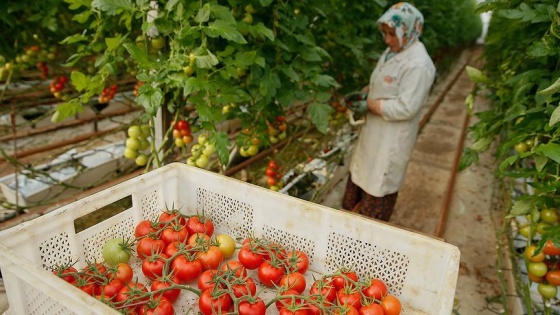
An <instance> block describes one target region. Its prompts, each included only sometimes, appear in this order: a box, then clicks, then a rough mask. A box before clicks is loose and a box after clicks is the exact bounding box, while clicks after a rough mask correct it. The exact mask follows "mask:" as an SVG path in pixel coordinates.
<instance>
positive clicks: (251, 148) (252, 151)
mask: <svg viewBox="0 0 560 315" xmlns="http://www.w3.org/2000/svg"><path fill="white" fill-rule="evenodd" d="M257 153H259V146H258V145H256V144H252V145H250V146H249V148H248V149H247V154H248V155H249V156H254V155H256V154H257Z"/></svg>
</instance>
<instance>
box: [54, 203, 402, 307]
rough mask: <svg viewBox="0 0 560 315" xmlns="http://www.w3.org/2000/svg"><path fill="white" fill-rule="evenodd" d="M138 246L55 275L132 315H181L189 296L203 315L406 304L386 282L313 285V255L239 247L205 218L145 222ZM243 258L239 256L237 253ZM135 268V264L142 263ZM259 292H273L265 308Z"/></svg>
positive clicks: (348, 273)
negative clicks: (177, 306)
mask: <svg viewBox="0 0 560 315" xmlns="http://www.w3.org/2000/svg"><path fill="white" fill-rule="evenodd" d="M133 239H134V242H133V243H134V244H135V248H134V246H132V245H131V244H132V243H131V242H127V241H125V240H124V238H116V239H112V240H109V241H108V242H107V243H106V244H105V246H104V248H103V259H104V261H103V263H88V265H87V266H86V267H85V268H83V270H80V271H78V270H76V268H74V267H72V266H61V267H59V268H57V269H56V270H55V271H54V273H55V274H56V275H58V276H59V277H60V278H62V279H64V280H65V281H67V282H69V283H72V284H74V285H75V286H76V287H78V288H79V289H81V290H82V291H84V292H86V293H87V294H89V295H91V296H94V297H96V298H97V299H99V300H100V301H102V302H104V303H106V304H107V305H109V306H111V307H113V308H115V309H117V310H120V311H123V312H124V313H126V314H132V315H134V314H156V313H157V314H163V315H165V314H174V313H175V302H176V301H177V300H179V299H180V297H181V295H182V294H183V293H184V291H185V290H187V291H190V292H191V293H194V294H196V295H197V296H198V300H197V303H198V308H199V311H200V313H201V314H203V315H212V314H226V313H232V312H233V313H235V314H238V315H264V314H266V311H267V308H268V307H274V308H276V309H277V310H278V311H279V314H282V315H289V314H298V315H317V314H324V315H326V314H363V315H366V314H381V315H394V314H399V312H400V309H401V304H400V301H399V300H398V299H397V298H396V297H395V296H393V295H390V294H389V293H388V289H387V286H386V285H385V283H384V282H383V281H382V280H380V279H375V278H373V279H367V280H365V281H360V280H359V278H358V275H357V274H356V273H355V272H354V271H352V270H351V269H347V268H341V269H339V270H337V271H336V272H334V273H332V274H328V275H324V276H322V277H321V278H318V279H316V278H315V277H314V278H313V283H311V284H310V285H309V286H308V285H307V280H306V277H305V274H306V273H307V272H308V270H309V266H310V259H309V257H308V255H307V254H306V253H305V252H303V251H301V250H297V249H294V248H290V247H286V246H282V245H280V244H278V243H276V242H270V241H267V240H265V239H261V238H256V237H249V238H246V239H245V240H243V241H242V242H241V246H240V247H239V248H236V242H235V240H234V239H233V238H232V237H231V236H229V235H226V234H215V233H214V223H213V221H212V220H211V219H209V218H207V217H205V216H203V215H199V214H196V215H192V216H187V215H184V214H182V213H181V212H180V211H179V210H166V211H163V212H161V213H160V214H159V216H158V217H157V219H155V220H142V221H140V222H139V223H138V224H137V225H136V226H135V230H134V238H133ZM236 249H238V251H237V255H236V256H234V253H235V251H236ZM131 255H132V256H134V257H135V258H134V259H138V262H139V265H140V268H139V269H140V272H141V273H142V275H143V277H144V278H145V281H139V280H138V279H139V278H138V277H134V279H135V280H133V273H134V272H133V270H132V268H131V266H130V265H129V264H128V262H127V261H128V259H129V258H130V257H131ZM135 265H136V264H135ZM257 285H261V286H264V287H268V288H269V291H270V290H274V292H276V294H275V296H274V297H272V298H271V299H270V300H267V301H265V300H264V298H263V297H262V296H260V293H262V292H263V290H259V289H258V288H257Z"/></svg>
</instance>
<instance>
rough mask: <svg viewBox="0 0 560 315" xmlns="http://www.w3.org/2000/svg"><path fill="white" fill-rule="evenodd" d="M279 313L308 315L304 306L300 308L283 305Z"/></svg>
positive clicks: (282, 314)
mask: <svg viewBox="0 0 560 315" xmlns="http://www.w3.org/2000/svg"><path fill="white" fill-rule="evenodd" d="M279 315H309V312H308V311H307V309H306V308H304V307H301V308H297V307H296V308H287V307H284V308H283V309H281V310H280V313H279Z"/></svg>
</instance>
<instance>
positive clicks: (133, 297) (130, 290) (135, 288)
mask: <svg viewBox="0 0 560 315" xmlns="http://www.w3.org/2000/svg"><path fill="white" fill-rule="evenodd" d="M147 292H148V289H147V288H146V286H145V285H143V284H142V283H140V282H129V283H128V284H127V285H125V286H124V287H123V288H122V289H121V290H120V291H119V293H117V296H116V298H115V300H116V301H117V302H125V301H126V303H124V304H129V303H137V302H140V301H147V300H148V299H149V297H148V296H143V297H140V295H141V294H142V293H147Z"/></svg>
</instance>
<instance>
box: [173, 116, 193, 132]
mask: <svg viewBox="0 0 560 315" xmlns="http://www.w3.org/2000/svg"><path fill="white" fill-rule="evenodd" d="M175 129H177V130H190V125H189V123H188V122H187V121H186V120H183V119H181V120H178V121H177V123H176V124H175Z"/></svg>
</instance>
